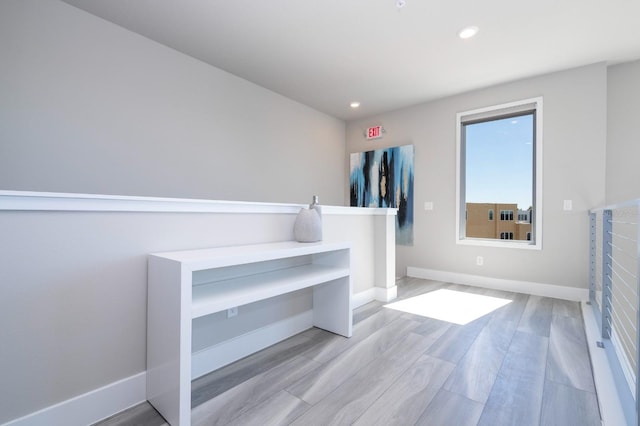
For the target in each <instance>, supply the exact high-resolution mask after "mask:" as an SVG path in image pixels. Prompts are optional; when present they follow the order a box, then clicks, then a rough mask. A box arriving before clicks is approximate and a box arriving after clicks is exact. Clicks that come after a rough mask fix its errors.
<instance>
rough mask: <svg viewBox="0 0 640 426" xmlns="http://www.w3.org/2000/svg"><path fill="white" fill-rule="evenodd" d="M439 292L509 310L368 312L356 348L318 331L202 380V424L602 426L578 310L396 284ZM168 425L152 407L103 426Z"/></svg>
mask: <svg viewBox="0 0 640 426" xmlns="http://www.w3.org/2000/svg"><path fill="white" fill-rule="evenodd" d="M441 288H443V289H450V290H456V291H462V292H467V293H474V294H481V295H487V296H493V297H499V298H504V299H509V300H511V303H509V304H507V305H506V306H504V307H502V308H499V309H497V310H495V311H493V312H491V313H489V314H487V315H485V316H482V317H480V318H478V319H476V320H475V321H472V322H470V323H468V324H466V325H457V324H454V323H449V322H445V321H441V320H436V319H432V318H428V317H423V316H419V315H413V314H408V313H404V312H400V311H397V310H392V309H387V308H385V307H384V306H383V304H382V303H379V302H372V303H369V304H367V305H365V306H362V307H360V308H358V309H357V310H356V311H355V312H354V332H353V337H351V338H350V339H346V338H344V337H341V336H336V335H334V334H331V333H328V332H325V331H323V330H319V329H316V328H313V329H310V330H307V331H305V332H303V333H301V334H298V335H296V336H294V337H291V338H290V339H287V340H285V341H283V342H281V343H278V344H276V345H274V346H271V347H269V348H267V349H265V350H263V351H260V352H258V353H256V354H253V355H251V356H249V357H247V358H244V359H242V360H240V361H238V362H235V363H233V364H231V365H229V366H227V367H224V368H222V369H220V370H217V371H214V372H213V373H211V374H209V375H207V376H204V377H202V378H200V379H197V380H195V381H194V382H193V384H192V389H193V391H192V396H193V398H192V423H193V424H194V425H243V426H244V425H289V424H291V425H351V424H354V425H366V426H369V425H402V426H405V425H430V426H438V425H447V426H449V425H455V426H462V425H483V426H484V425H492V426H497V425H517V426H526V425H543V426H553V425H562V426H573V425H576V426H578V425H579V426H589V425H594V426H596V425H597V426H600V424H601V423H600V414H599V409H598V402H597V398H596V394H595V387H594V384H593V376H592V372H591V363H590V359H589V354H588V350H587V344H586V338H585V332H584V326H583V320H582V315H581V311H580V306H579V304H578V303H576V302H568V301H563V300H557V299H550V298H545V297H538V296H528V295H524V294H517V293H509V292H503V291H497V290H486V289H480V288H474V287H467V286H462V285H456V284H446V283H440V282H434V281H428V280H420V279H413V278H405V279H402V280H400V281H399V282H398V293H399V299H407V298H410V297H413V296H416V295H419V294H423V293H427V292H431V291H434V290H437V289H441ZM165 424H166V423H165V422H164V420H163V419H162V417H161V416H160V415H159V414H158V413H157V412H156V411H155V410H154V409H153V407H151V406H150V405H149V404H148V403H144V404H140V405H138V406H136V407H134V408H132V409H130V410H127V411H125V412H123V413H120V414H118V415H116V416H113V417H111V418H109V419H106V420H105V421H103V422H100V423H99V425H101V426H112V425H144V426H156V425H165Z"/></svg>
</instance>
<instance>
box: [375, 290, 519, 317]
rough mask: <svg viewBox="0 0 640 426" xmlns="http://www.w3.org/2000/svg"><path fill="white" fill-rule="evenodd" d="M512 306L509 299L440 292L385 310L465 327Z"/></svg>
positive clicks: (412, 298)
mask: <svg viewBox="0 0 640 426" xmlns="http://www.w3.org/2000/svg"><path fill="white" fill-rule="evenodd" d="M509 303H511V300H509V299H500V298H498V297H491V296H484V295H481V294H473V293H465V292H462V291H454V290H447V289H440V290H436V291H432V292H430V293H425V294H421V295H419V296H414V297H410V298H408V299H404V300H400V301H398V302H394V303H389V304H387V305H384V307H385V308H389V309H395V310H397V311H402V312H407V313H410V314H414V315H420V316H423V317H428V318H435V319H438V320H441V321H447V322H451V323H454V324H460V325H465V324H468V323H470V322H471V321H474V320H477V319H478V318H480V317H482V316H484V315H487V314H488V313H491V312H493V311H495V310H496V309H499V308H501V307H503V306H505V305H507V304H509Z"/></svg>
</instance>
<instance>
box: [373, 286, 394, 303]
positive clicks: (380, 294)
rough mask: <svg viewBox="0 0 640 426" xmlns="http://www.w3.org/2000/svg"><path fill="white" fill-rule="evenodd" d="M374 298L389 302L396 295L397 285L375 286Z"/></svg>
mask: <svg viewBox="0 0 640 426" xmlns="http://www.w3.org/2000/svg"><path fill="white" fill-rule="evenodd" d="M375 291H376V300H378V301H380V302H390V301H392V300H393V299H396V298H397V297H398V286H395V285H394V286H393V287H389V288H382V287H375Z"/></svg>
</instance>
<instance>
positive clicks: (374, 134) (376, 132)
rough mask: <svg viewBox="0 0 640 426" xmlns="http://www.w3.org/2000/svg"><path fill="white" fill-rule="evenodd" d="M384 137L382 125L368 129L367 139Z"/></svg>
mask: <svg viewBox="0 0 640 426" xmlns="http://www.w3.org/2000/svg"><path fill="white" fill-rule="evenodd" d="M381 137H382V126H373V127H369V128H368V129H367V140H370V139H378V138H381Z"/></svg>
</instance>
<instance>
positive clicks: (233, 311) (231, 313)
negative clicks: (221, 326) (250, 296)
mask: <svg viewBox="0 0 640 426" xmlns="http://www.w3.org/2000/svg"><path fill="white" fill-rule="evenodd" d="M235 316H238V307H237V306H236V307H234V308H229V309H227V318H233V317H235Z"/></svg>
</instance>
